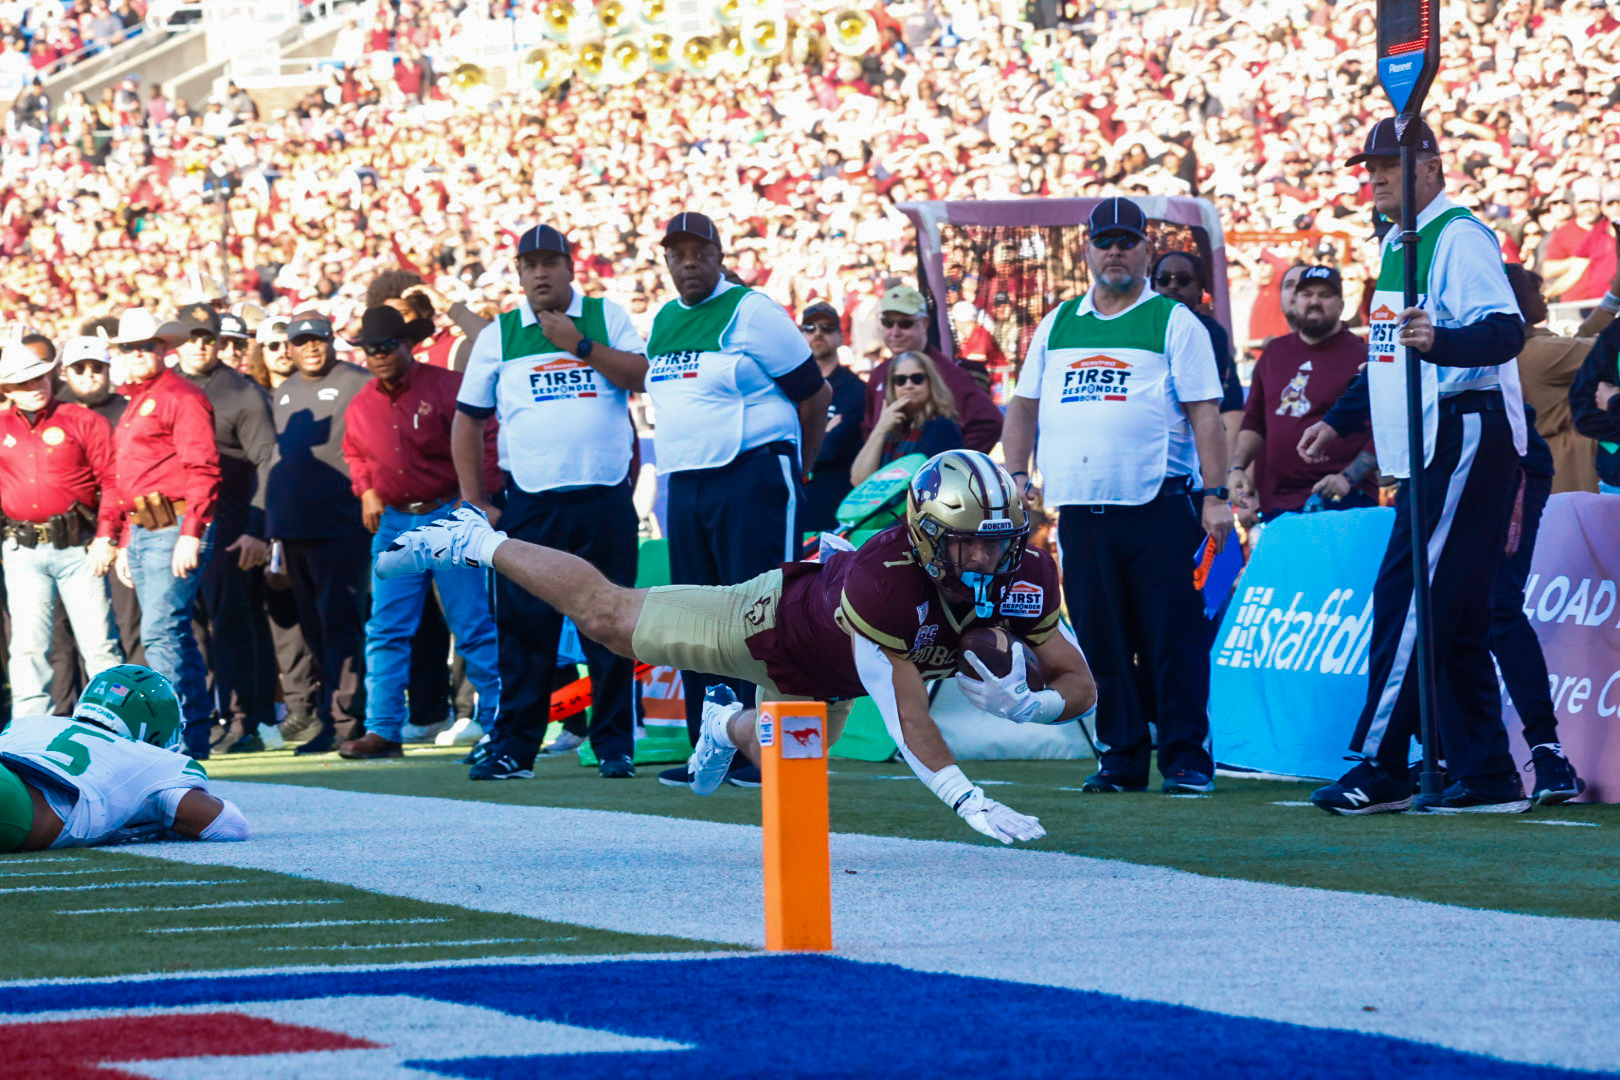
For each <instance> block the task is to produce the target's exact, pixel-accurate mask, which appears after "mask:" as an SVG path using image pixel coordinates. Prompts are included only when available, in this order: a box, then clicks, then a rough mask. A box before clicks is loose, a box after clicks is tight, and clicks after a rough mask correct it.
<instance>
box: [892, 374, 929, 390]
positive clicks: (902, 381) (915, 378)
mask: <svg viewBox="0 0 1620 1080" xmlns="http://www.w3.org/2000/svg"><path fill="white" fill-rule="evenodd" d="M927 382H928V376H927V375H926V374H925V373H923V372H921V371H919V372H916V373H914V374H911V375H896V376H895V377H894V385H896V386H922V385H924V384H925V383H927Z"/></svg>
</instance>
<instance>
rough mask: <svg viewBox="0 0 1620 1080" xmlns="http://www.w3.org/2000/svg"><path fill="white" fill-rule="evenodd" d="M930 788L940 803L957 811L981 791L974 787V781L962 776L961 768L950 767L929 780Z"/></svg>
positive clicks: (956, 766)
mask: <svg viewBox="0 0 1620 1080" xmlns="http://www.w3.org/2000/svg"><path fill="white" fill-rule="evenodd" d="M928 787H929V790H931V791H932V792H933V793H934V794H935V795H937V796H938V797H939V801H940V802H942V803H944V804H945V805H946V806H948V807H950V808H951V809H952V810H955V809H956V808H957V807H959V806H961V805H962V800H964V799H966V798H967V797H968V796H969V795H972V794H973V793H974V792H975V791H977V790H979V789H978V788H976V787H974V786H973V781H971V780H969V779H968V778H967V777H966V776H964V775H962V769H961V766H958V765H950V766H947V767H945V768H943V769H941V770H939V772H937V773H935V774H934V775H933V776H932V777H930V778H929V780H928Z"/></svg>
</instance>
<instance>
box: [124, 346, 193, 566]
mask: <svg viewBox="0 0 1620 1080" xmlns="http://www.w3.org/2000/svg"><path fill="white" fill-rule="evenodd" d="M118 392H119V393H120V394H123V395H124V396H125V397H127V398H129V406H128V407H127V408H126V409H125V410H124V415H123V416H122V417H121V418H120V419H119V421H118V426H117V427H116V428H115V429H113V451H114V453H115V454H116V455H117V460H116V462H115V464H114V467H115V469H116V471H117V474H118V484H117V491H118V502H117V508H118V511H119V513H127V512H128V511H130V510H132V509H134V507H135V496H137V495H151V494H153V493H154V492H156V493H158V494H161V495H165V496H167V497H168V498H169V499H171V500H172V501H174V502H180V501H182V500H183V501H184V502H185V504H186V508H185V521H184V522H182V527H181V530H180V531H181V534H182V535H184V536H195V537H198V538H199V539H200V538H201V537H202V534H203V532H204V530H206V529H207V528H208V525H209V523H210V522H212V521H213V520H214V506H215V504H216V503H218V502H219V450H218V449H217V448H216V447H215V445H214V407H213V406H212V405H210V404H209V403H208V395H206V394H204V393H203V392H202V391H201V390H199V389H197V388H196V387H195V386H193V385H191V384H190V383H189V382H187V381H186V380H185V379H184V378H182V377H181V376H180V375H179V374H178V373H177V372H175V371H174V370H173V369H165V370H164V371H163V372H162V374H160V375H158V377H157V378H155V379H149V380H147V381H146V382H143V383H126V384H125V385H123V386H121V387H119V388H118Z"/></svg>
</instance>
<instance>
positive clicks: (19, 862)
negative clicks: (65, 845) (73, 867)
mask: <svg viewBox="0 0 1620 1080" xmlns="http://www.w3.org/2000/svg"><path fill="white" fill-rule="evenodd" d="M89 861H90V860H89V859H87V858H85V857H84V856H83V855H69V856H68V857H67V858H65V859H64V858H62V857H61V856H55V857H52V856H50V855H22V854H13V855H10V856H8V857H7V858H6V862H7V863H8V864H10V865H11V866H36V865H40V864H49V865H51V866H60V865H61V864H62V863H70V862H89Z"/></svg>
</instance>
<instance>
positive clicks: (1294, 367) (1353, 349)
mask: <svg viewBox="0 0 1620 1080" xmlns="http://www.w3.org/2000/svg"><path fill="white" fill-rule="evenodd" d="M1366 362H1367V343H1366V342H1365V341H1362V340H1361V339H1360V338H1359V337H1357V336H1356V335H1355V334H1352V333H1351V332H1350V331H1349V330H1346V329H1345V328H1344V327H1343V326H1342V325H1341V326H1340V327H1339V332H1338V333H1336V334H1334V335H1333V336H1331V337H1329V338H1327V339H1326V340H1323V341H1319V342H1317V343H1316V344H1315V345H1307V344H1306V343H1305V342H1304V340H1302V339H1301V338H1300V336H1299V335H1298V334H1297V333H1291V334H1284V335H1282V336H1281V337H1274V338H1272V339H1271V340H1270V341H1269V342H1267V344H1266V347H1265V349H1264V351H1262V352H1261V353H1260V359H1259V360H1256V361H1255V364H1254V375H1253V376H1252V377H1251V379H1250V381H1249V400H1248V401H1247V402H1245V403H1244V406H1243V426H1242V428H1241V429H1240V430H1243V431H1252V432H1254V433H1255V434H1257V435H1259V436H1260V437H1261V438H1263V439H1265V440H1266V445H1265V448H1264V449H1263V450H1261V452H1260V456H1259V457H1258V458H1256V459H1255V463H1254V473H1253V474H1254V489H1255V494H1256V496H1258V498H1259V501H1260V511H1261V513H1263V514H1267V515H1271V514H1276V513H1280V512H1282V511H1285V510H1298V509H1300V508H1302V507H1303V506H1304V505H1305V503H1306V502H1308V501H1309V500H1310V497H1311V488H1313V487H1315V486H1316V482H1317V481H1318V480H1320V479H1322V477H1324V476H1327V475H1328V474H1330V473H1335V472H1342V471H1344V470H1345V469H1346V468H1348V467H1349V465H1350V463H1351V462H1352V461H1354V460H1355V459H1356V455H1357V454H1359V453H1360V452H1361V451H1362V450H1364V449H1366V447H1367V443H1368V441H1369V440H1370V439H1371V437H1372V436H1371V434H1370V433H1363V434H1359V435H1352V436H1350V437H1349V438H1345V439H1340V440H1339V441H1338V442H1336V443H1334V444H1333V449H1332V450H1331V451H1330V453H1329V457H1328V460H1327V461H1326V462H1325V463H1320V464H1314V465H1313V464H1311V463H1309V462H1307V461H1306V460H1305V459H1304V458H1302V457H1300V456H1299V449H1298V448H1299V440H1300V438H1301V437H1302V436H1303V435H1304V434H1305V429H1306V428H1308V427H1310V426H1311V425H1312V424H1314V423H1316V422H1317V421H1318V420H1320V419H1322V417H1323V416H1324V415H1325V414H1326V413H1327V411H1328V410H1329V409H1330V408H1332V407H1333V403H1334V402H1335V401H1338V400H1339V397H1340V395H1342V394H1343V393H1344V391H1345V388H1346V387H1348V386H1349V385H1350V383H1351V381H1352V380H1354V379H1355V377H1356V373H1357V371H1359V370H1360V368H1361V365H1362V364H1364V363H1366ZM1357 490H1359V491H1363V492H1365V493H1366V494H1368V495H1370V496H1372V497H1374V498H1376V497H1377V495H1378V485H1377V484H1376V483H1375V482H1374V481H1373V480H1372V479H1367V480H1363V481H1362V482H1361V484H1360V485H1359V487H1358V488H1357Z"/></svg>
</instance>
